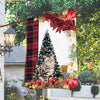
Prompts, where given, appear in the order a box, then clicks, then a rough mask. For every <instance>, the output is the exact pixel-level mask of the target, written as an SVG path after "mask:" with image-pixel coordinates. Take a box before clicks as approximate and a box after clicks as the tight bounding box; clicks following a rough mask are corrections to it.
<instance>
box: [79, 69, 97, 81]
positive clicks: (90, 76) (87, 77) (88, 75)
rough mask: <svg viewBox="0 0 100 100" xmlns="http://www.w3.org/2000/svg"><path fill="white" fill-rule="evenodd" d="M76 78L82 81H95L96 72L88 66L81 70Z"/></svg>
mask: <svg viewBox="0 0 100 100" xmlns="http://www.w3.org/2000/svg"><path fill="white" fill-rule="evenodd" d="M78 78H79V80H80V81H81V82H82V83H97V79H96V73H95V72H94V71H93V70H90V69H88V68H86V69H85V70H83V71H81V72H80V73H79V75H78Z"/></svg>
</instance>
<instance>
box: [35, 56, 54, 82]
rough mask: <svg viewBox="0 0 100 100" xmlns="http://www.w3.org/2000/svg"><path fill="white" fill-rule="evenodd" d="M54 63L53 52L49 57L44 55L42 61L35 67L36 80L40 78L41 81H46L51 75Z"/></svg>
mask: <svg viewBox="0 0 100 100" xmlns="http://www.w3.org/2000/svg"><path fill="white" fill-rule="evenodd" d="M54 63H55V60H54V54H53V55H52V56H50V57H47V56H44V63H43V64H41V65H40V66H39V67H38V68H37V69H36V74H35V78H36V80H37V79H41V80H42V81H48V79H49V78H51V77H52V75H53V72H54Z"/></svg>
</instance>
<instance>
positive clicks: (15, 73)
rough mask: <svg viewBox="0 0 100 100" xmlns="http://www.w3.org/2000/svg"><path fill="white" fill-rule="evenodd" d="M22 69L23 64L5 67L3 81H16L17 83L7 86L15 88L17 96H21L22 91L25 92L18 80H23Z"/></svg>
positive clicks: (23, 67)
mask: <svg viewBox="0 0 100 100" xmlns="http://www.w3.org/2000/svg"><path fill="white" fill-rule="evenodd" d="M24 69H25V64H23V65H5V69H4V73H5V79H7V80H11V79H14V80H16V81H17V83H14V82H10V83H9V86H12V85H14V86H16V87H17V92H18V94H19V96H21V97H22V96H23V95H24V94H23V92H22V91H26V89H25V88H24V87H22V82H21V81H19V79H23V80H24Z"/></svg>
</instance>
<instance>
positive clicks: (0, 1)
mask: <svg viewBox="0 0 100 100" xmlns="http://www.w3.org/2000/svg"><path fill="white" fill-rule="evenodd" d="M4 17H5V0H0V26H1V25H3V24H4ZM3 32H4V28H0V34H3ZM0 68H1V74H2V83H0V100H4V88H3V87H4V82H3V80H4V78H3V76H4V58H3V56H0Z"/></svg>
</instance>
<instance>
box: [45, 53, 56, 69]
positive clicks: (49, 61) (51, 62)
mask: <svg viewBox="0 0 100 100" xmlns="http://www.w3.org/2000/svg"><path fill="white" fill-rule="evenodd" d="M54 62H55V60H54V55H52V56H50V57H47V56H44V63H45V65H47V66H51V67H53V66H54Z"/></svg>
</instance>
